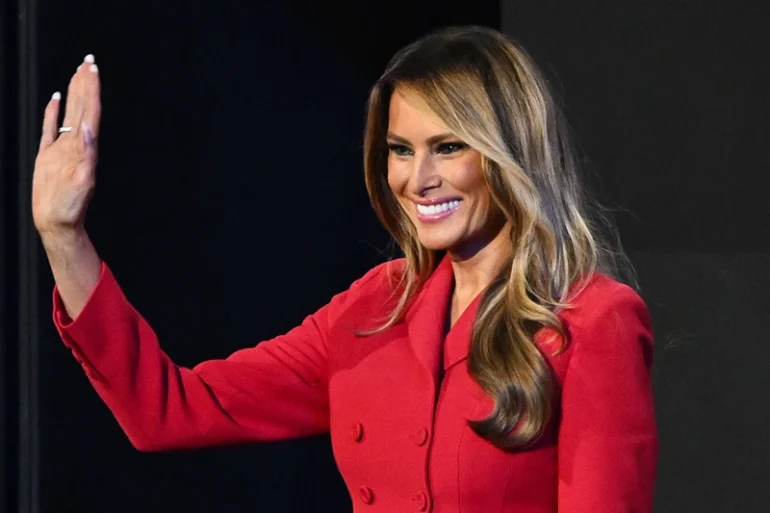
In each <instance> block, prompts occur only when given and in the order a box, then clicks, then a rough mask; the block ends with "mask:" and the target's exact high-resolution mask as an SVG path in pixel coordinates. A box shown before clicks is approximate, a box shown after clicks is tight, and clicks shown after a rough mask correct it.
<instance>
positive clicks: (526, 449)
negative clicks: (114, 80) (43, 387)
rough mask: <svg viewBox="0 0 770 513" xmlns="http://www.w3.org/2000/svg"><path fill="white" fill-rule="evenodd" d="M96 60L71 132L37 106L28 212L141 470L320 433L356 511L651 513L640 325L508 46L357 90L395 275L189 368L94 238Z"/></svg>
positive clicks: (414, 64)
mask: <svg viewBox="0 0 770 513" xmlns="http://www.w3.org/2000/svg"><path fill="white" fill-rule="evenodd" d="M93 61H94V59H93V57H92V56H89V57H87V58H86V62H85V63H84V64H83V65H82V66H81V67H80V69H79V71H78V72H77V73H76V74H75V76H74V77H73V79H72V82H71V84H70V87H69V92H68V97H67V106H66V112H65V117H64V126H63V127H61V128H60V129H58V130H57V119H58V113H59V103H60V97H59V96H58V95H54V98H53V99H52V100H51V102H50V104H49V105H48V107H47V109H46V112H45V119H44V123H43V135H42V141H41V144H40V153H39V156H38V159H37V163H36V168H35V176H34V183H33V191H32V194H33V215H34V219H35V223H36V227H37V229H38V231H39V233H40V236H41V240H42V242H43V245H44V248H45V250H46V253H47V255H48V258H49V260H50V264H51V268H52V271H53V275H54V278H55V280H56V287H55V290H54V320H55V323H56V326H57V328H58V330H59V333H60V334H61V337H62V339H63V341H64V343H65V344H66V345H67V346H68V347H69V348H70V349H72V351H73V353H74V354H75V357H76V358H77V360H78V361H79V362H80V364H81V365H82V367H83V368H84V370H85V372H86V374H87V376H88V378H89V380H90V381H91V383H92V384H93V387H94V388H95V389H96V391H97V393H98V394H99V395H100V396H101V398H102V399H103V400H104V402H105V403H106V404H107V406H108V407H109V408H110V409H111V411H112V412H113V413H114V415H115V418H116V419H117V421H118V422H119V424H120V426H121V427H122V429H123V430H124V431H125V433H126V435H127V437H128V439H129V440H130V441H131V443H132V444H133V445H134V446H135V447H136V448H137V449H139V450H142V451H161V450H169V449H180V448H194V447H201V446H211V445H217V444H235V443H248V442H264V441H272V440H284V439H290V438H297V437H304V436H309V435H313V434H318V433H324V432H330V434H331V440H332V444H333V449H334V455H335V458H336V461H337V464H338V465H339V469H340V471H341V473H342V476H343V478H344V480H345V482H346V484H347V487H348V489H349V491H350V495H351V499H352V503H353V507H354V510H355V511H356V512H358V513H363V512H370V511H371V512H384V513H394V512H399V513H400V512H406V511H419V512H424V511H437V512H440V513H451V512H464V513H489V512H510V513H555V512H558V513H643V512H649V511H651V508H652V506H651V505H652V490H653V483H654V476H655V469H656V461H657V433H656V427H655V419H654V408H653V398H652V392H651V384H650V367H651V358H652V338H653V335H652V327H651V322H650V317H649V314H648V310H647V308H646V305H645V303H644V301H643V300H642V299H641V298H640V296H639V295H638V294H637V292H635V289H634V286H633V284H625V283H623V282H622V281H621V274H622V273H623V272H624V269H625V270H629V269H630V268H629V266H628V265H624V263H623V262H624V261H625V260H624V259H623V258H622V251H621V250H620V246H619V244H618V243H617V237H616V236H614V235H613V234H614V232H613V230H612V229H611V223H608V222H605V221H607V220H608V217H607V216H604V215H602V211H601V209H600V208H599V207H598V206H597V204H596V202H595V201H594V200H592V199H591V198H590V197H589V195H588V194H587V193H586V186H585V184H584V183H583V182H582V181H581V179H580V176H579V174H578V170H577V169H576V165H575V158H574V156H573V154H572V150H571V149H570V146H569V143H568V134H567V130H566V128H565V125H564V123H563V121H562V119H561V117H560V114H559V112H558V110H557V107H556V104H555V102H554V100H553V98H552V97H551V95H550V93H549V91H548V87H547V85H546V83H545V80H544V78H543V76H542V74H541V72H539V71H538V69H537V68H536V67H535V65H534V64H533V62H532V61H531V60H530V59H529V58H528V56H527V55H526V54H525V52H524V51H523V50H522V49H521V48H520V47H518V46H517V45H516V44H514V43H513V42H511V41H510V40H508V39H507V38H505V37H504V36H503V35H501V34H499V33H497V32H496V31H493V30H490V29H485V28H479V27H464V28H452V29H446V30H442V31H439V32H436V33H432V34H429V35H428V36H426V37H424V38H423V39H421V40H419V41H417V42H415V43H413V44H411V45H410V46H408V47H407V48H405V49H403V50H402V51H400V52H399V53H398V54H397V55H396V56H395V57H394V58H393V59H392V61H391V62H390V64H389V66H388V67H387V69H386V70H385V73H384V74H383V75H382V77H381V78H380V80H379V81H378V82H377V83H376V84H375V85H374V87H373V89H372V91H371V95H370V100H369V106H368V119H367V123H366V135H365V162H364V168H365V180H366V185H367V187H368V191H369V195H370V197H371V202H372V206H373V208H374V210H375V211H376V213H377V215H378V216H379V218H380V220H381V221H382V223H383V225H384V226H385V227H386V228H387V229H388V230H389V231H390V233H391V234H392V236H393V238H394V239H395V241H396V242H397V243H398V244H399V246H400V247H401V249H402V250H403V253H404V258H400V259H397V260H393V261H390V262H387V263H384V264H382V265H380V266H378V267H376V268H375V269H372V270H371V271H370V272H368V273H367V274H366V275H365V276H363V277H362V278H361V279H359V280H358V281H356V282H355V283H353V284H352V285H351V286H350V288H349V289H348V290H346V291H344V292H341V293H340V294H338V295H337V296H335V297H334V298H332V299H331V301H330V302H329V303H328V304H327V305H326V306H324V307H323V308H321V309H320V310H318V311H317V312H315V313H313V314H312V315H310V316H308V317H307V318H306V319H305V321H304V322H303V323H302V324H301V325H300V326H298V327H296V328H295V329H293V330H292V331H290V332H289V333H287V334H285V335H283V336H279V337H277V338H274V339H272V340H267V341H264V342H262V343H260V344H258V345H256V346H253V347H249V348H246V349H242V350H240V351H238V352H236V353H234V354H233V355H231V356H230V357H229V358H227V359H224V360H213V361H207V362H203V363H201V364H199V365H197V366H195V367H193V368H183V367H180V366H178V365H176V364H175V363H174V362H173V361H172V360H171V359H170V358H169V357H168V356H167V355H166V354H165V353H164V352H163V351H162V349H161V346H160V345H159V341H158V339H157V337H156V334H155V332H154V331H153V329H152V327H151V326H150V325H149V324H148V323H147V321H146V320H145V319H144V318H143V317H142V316H141V314H140V313H139V312H138V310H137V309H135V308H134V306H133V305H132V304H131V303H130V302H129V301H128V300H127V299H126V297H125V296H124V294H123V293H122V291H121V288H120V286H119V284H118V283H117V281H116V280H115V278H114V276H113V274H112V273H111V272H110V269H109V267H108V266H107V264H106V263H105V262H103V261H102V260H101V259H100V257H99V256H98V254H97V252H96V250H95V249H94V246H93V245H92V243H91V241H90V240H89V238H88V236H87V234H86V232H85V230H84V223H83V220H84V216H85V212H86V207H87V204H88V200H89V198H90V197H91V193H92V190H93V187H94V181H95V179H94V177H95V172H94V170H95V166H96V141H97V136H98V131H99V118H100V95H99V78H98V69H97V68H96V64H95V63H94V62H93ZM631 281H632V280H631ZM263 292H264V293H266V294H269V293H270V291H263Z"/></svg>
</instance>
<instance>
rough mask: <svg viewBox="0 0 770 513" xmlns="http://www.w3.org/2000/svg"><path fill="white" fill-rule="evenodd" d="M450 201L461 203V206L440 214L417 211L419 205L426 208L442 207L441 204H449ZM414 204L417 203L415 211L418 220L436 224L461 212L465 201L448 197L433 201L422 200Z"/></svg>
mask: <svg viewBox="0 0 770 513" xmlns="http://www.w3.org/2000/svg"><path fill="white" fill-rule="evenodd" d="M448 201H459V202H460V204H459V205H457V206H456V207H454V208H451V209H449V210H444V211H443V212H439V213H438V214H422V213H420V211H419V210H418V209H417V205H425V206H430V205H440V204H441V203H447V202H448ZM414 203H415V207H414V211H415V214H416V215H417V219H419V220H420V221H422V222H424V223H435V222H438V221H442V220H444V219H446V218H447V217H449V216H451V215H452V214H454V213H455V212H457V211H458V210H460V207H461V206H462V204H463V200H461V199H460V198H450V197H447V198H436V199H433V200H420V201H415V202H414Z"/></svg>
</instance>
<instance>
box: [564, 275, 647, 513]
mask: <svg viewBox="0 0 770 513" xmlns="http://www.w3.org/2000/svg"><path fill="white" fill-rule="evenodd" d="M602 296H603V297H601V298H598V300H597V302H596V303H594V304H591V305H589V306H588V307H587V311H586V315H585V316H583V317H581V318H579V319H576V320H575V321H574V322H573V324H574V325H575V326H574V328H573V329H572V330H571V332H572V336H573V343H574V344H575V345H574V349H573V351H574V352H573V354H572V356H571V359H570V362H569V366H568V369H567V372H566V376H565V378H564V384H563V389H562V399H561V401H562V419H561V426H560V431H559V442H558V448H559V449H558V451H559V492H558V493H559V513H650V512H651V511H652V502H653V501H652V499H653V489H654V483H655V472H656V464H657V457H658V438H657V429H656V423H655V412H654V407H653V397H652V386H651V376H650V368H651V362H652V340H653V334H652V326H651V321H650V316H649V312H648V310H647V307H646V305H645V303H644V301H643V300H642V298H640V297H639V296H638V295H637V294H636V292H634V291H633V289H631V288H630V287H628V286H626V285H620V286H615V287H612V289H611V290H608V291H607V292H606V293H604V294H602ZM588 310H590V312H589V311H588Z"/></svg>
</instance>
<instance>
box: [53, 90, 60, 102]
mask: <svg viewBox="0 0 770 513" xmlns="http://www.w3.org/2000/svg"><path fill="white" fill-rule="evenodd" d="M51 99H52V100H56V101H57V102H58V101H59V100H61V93H60V92H59V91H56V92H55V93H53V96H51Z"/></svg>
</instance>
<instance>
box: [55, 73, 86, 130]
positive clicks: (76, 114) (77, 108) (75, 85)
mask: <svg viewBox="0 0 770 513" xmlns="http://www.w3.org/2000/svg"><path fill="white" fill-rule="evenodd" d="M88 65H90V63H88V62H87V61H85V60H84V61H83V63H82V64H81V65H80V66H78V69H77V71H76V72H75V74H74V75H72V79H71V80H70V84H69V87H68V89H67V106H66V110H65V111H64V126H68V127H72V130H71V131H69V132H65V133H64V134H62V137H63V138H64V137H66V138H72V137H82V135H81V133H80V125H81V122H82V121H83V112H84V110H85V90H84V80H83V79H84V75H86V70H85V68H86V67H87V66H88Z"/></svg>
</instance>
